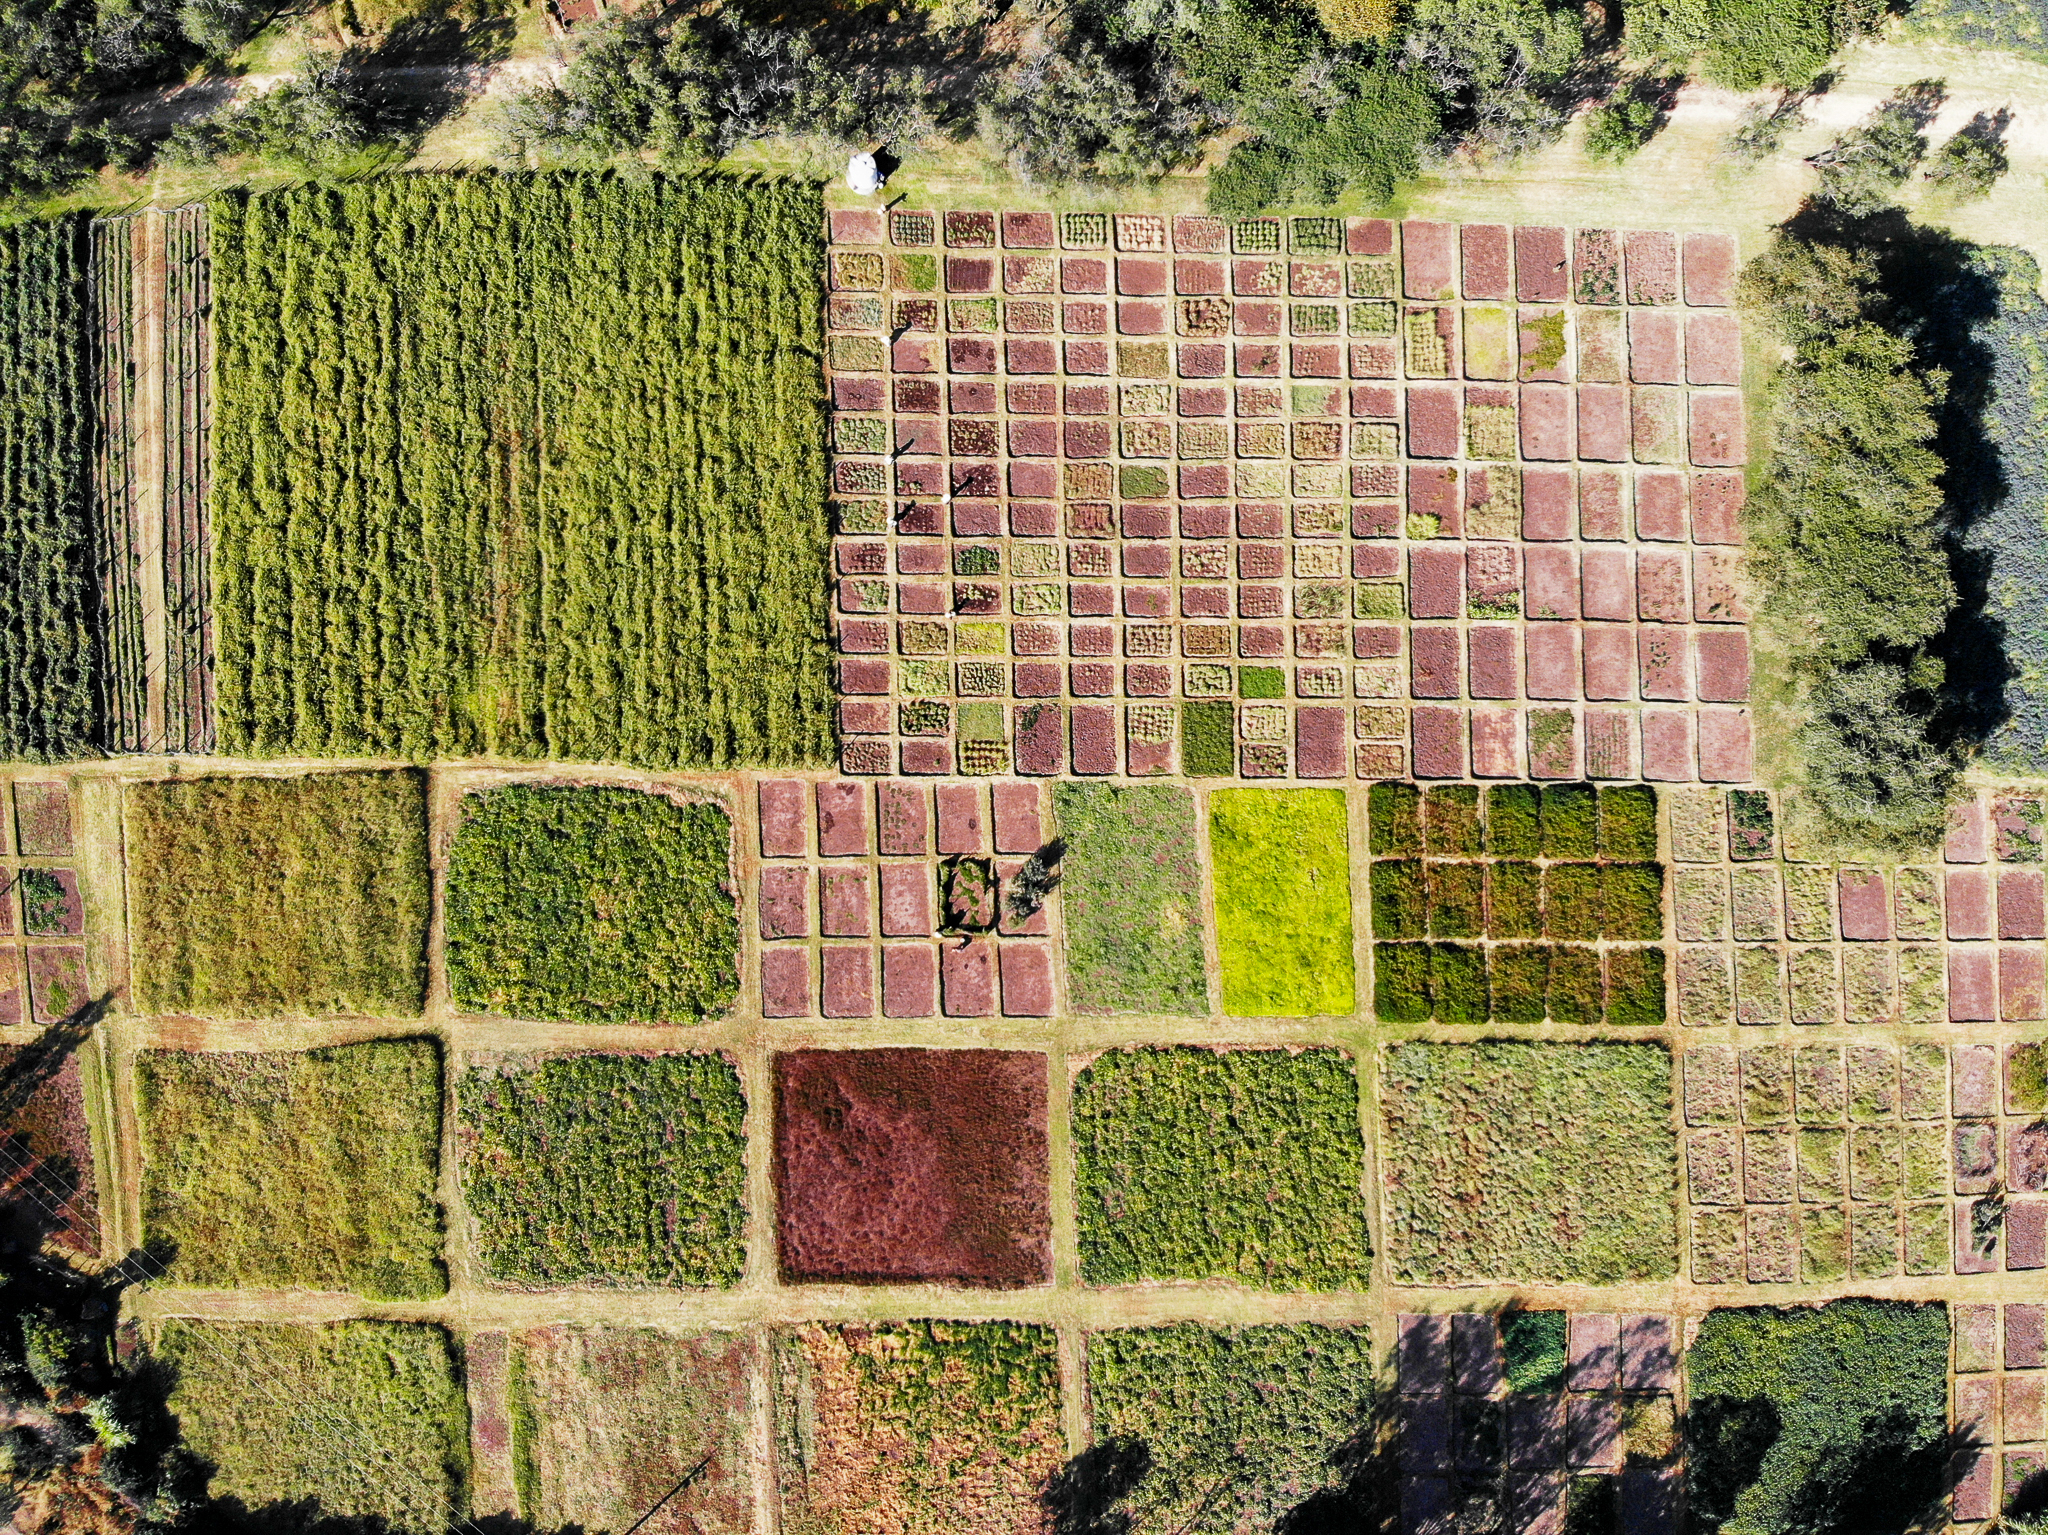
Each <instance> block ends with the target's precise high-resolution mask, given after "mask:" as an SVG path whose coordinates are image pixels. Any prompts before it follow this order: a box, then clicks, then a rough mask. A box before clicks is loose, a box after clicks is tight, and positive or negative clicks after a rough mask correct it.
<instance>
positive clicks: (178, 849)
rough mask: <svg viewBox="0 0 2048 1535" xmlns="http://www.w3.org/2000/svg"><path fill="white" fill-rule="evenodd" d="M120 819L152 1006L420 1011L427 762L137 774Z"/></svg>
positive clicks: (142, 992) (137, 946)
mask: <svg viewBox="0 0 2048 1535" xmlns="http://www.w3.org/2000/svg"><path fill="white" fill-rule="evenodd" d="M127 824H128V836H129V848H128V867H129V870H130V876H129V877H130V879H131V880H132V881H133V882H134V892H135V896H134V919H133V938H132V942H133V946H134V953H135V969H136V980H135V989H136V995H137V1000H138V1002H139V1003H140V1005H141V1006H142V1007H143V1008H144V1009H145V1010H147V1011H149V1012H157V1013H200V1014H210V1015H214V1016H220V1017H229V1018H251V1017H268V1016H272V1015H275V1014H280V1013H283V1014H292V1013H311V1014H315V1015H318V1014H322V1013H370V1014H385V1015H389V1014H417V1013H418V1012H419V1010H420V1006H421V1003H422V1002H423V1001H424V999H425V993H426V985H427V914H428V902H429V883H428V873H427V785H426V779H425V778H424V776H422V775H421V774H419V773H417V772H411V771H405V772H397V773H317V774H313V775H310V776H308V777H304V778H193V779H183V780H173V781H170V782H165V783H145V784H137V785H135V786H134V787H133V788H132V789H130V790H129V794H128V817H127ZM256 934H260V935H261V937H262V941H261V942H251V941H250V940H251V937H252V935H256Z"/></svg>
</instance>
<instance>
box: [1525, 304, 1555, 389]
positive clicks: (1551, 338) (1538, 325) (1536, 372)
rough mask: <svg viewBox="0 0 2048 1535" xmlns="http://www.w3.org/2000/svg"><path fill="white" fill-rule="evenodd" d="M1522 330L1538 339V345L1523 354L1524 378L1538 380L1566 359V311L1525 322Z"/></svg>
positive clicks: (1539, 316) (1540, 316)
mask: <svg viewBox="0 0 2048 1535" xmlns="http://www.w3.org/2000/svg"><path fill="white" fill-rule="evenodd" d="M1522 329H1523V330H1524V331H1525V332H1527V333H1528V334H1530V335H1533V336H1534V337H1535V338H1536V345H1535V346H1533V347H1531V348H1530V349H1529V350H1527V351H1525V352H1524V353H1523V354H1522V377H1523V378H1537V377H1540V376H1541V375H1542V374H1545V373H1548V372H1549V371H1550V370H1551V369H1552V368H1554V367H1556V366H1557V365H1558V363H1559V362H1561V361H1562V360H1563V358H1564V351H1565V340H1564V311H1563V310H1562V309H1559V310H1556V311H1554V312H1553V313H1550V314H1545V315H1538V316H1537V317H1536V318H1535V319H1533V320H1524V321H1523V322H1522Z"/></svg>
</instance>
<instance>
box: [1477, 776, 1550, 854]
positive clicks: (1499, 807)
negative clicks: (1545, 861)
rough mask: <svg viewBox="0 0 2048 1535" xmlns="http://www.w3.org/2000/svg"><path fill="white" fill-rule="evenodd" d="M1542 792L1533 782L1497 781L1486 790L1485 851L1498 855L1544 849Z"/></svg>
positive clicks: (1539, 851)
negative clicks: (1509, 782) (1507, 782)
mask: <svg viewBox="0 0 2048 1535" xmlns="http://www.w3.org/2000/svg"><path fill="white" fill-rule="evenodd" d="M1542 804H1543V801H1542V795H1541V791H1540V790H1538V789H1537V787H1536V786H1535V785H1534V784H1526V783H1512V784H1495V785H1494V786H1493V787H1491V788H1489V789H1488V790H1487V791H1486V851H1487V852H1489V853H1491V854H1493V856H1494V857H1496V858H1536V857H1539V856H1541V854H1542V852H1543V811H1542Z"/></svg>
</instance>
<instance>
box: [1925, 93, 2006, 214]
mask: <svg viewBox="0 0 2048 1535" xmlns="http://www.w3.org/2000/svg"><path fill="white" fill-rule="evenodd" d="M2003 137H2004V124H2003V123H2002V122H2000V123H1997V124H1995V125H1994V124H1993V123H1992V121H1991V120H1990V118H1989V117H1987V116H1986V114H1984V113H1979V114H1978V115H1977V118H1976V120H1975V121H1973V122H1971V123H1970V125H1969V126H1968V127H1966V128H1964V129H1963V130H1962V131H1961V132H1959V133H1957V134H1956V135H1955V136H1954V137H1952V138H1951V139H1950V140H1949V141H1948V142H1947V143H1946V144H1944V145H1942V146H1941V149H1940V150H1939V151H1938V152H1937V153H1936V154H1935V157H1934V164H1933V165H1932V166H1930V167H1929V168H1928V171H1927V179H1928V180H1929V181H1931V182H1933V183H1934V185H1935V187H1936V189H1937V190H1939V191H1940V192H1942V193H1943V194H1945V195H1946V196H1947V197H1949V198H1950V199H1952V200H1953V201H1956V202H1962V201H1966V200H1968V199H1970V198H1973V197H1984V196H1986V195H1988V194H1989V193H1990V191H1991V189H1992V187H1993V186H1995V185H1996V184H1997V182H1998V178H1999V177H2001V176H2003V175H2004V174H2005V173H2006V172H2007V171H2008V170H2009V169H2011V167H2012V162H2011V160H2010V159H2009V158H2008V157H2007V155H2006V152H2005V144H2004V142H2003Z"/></svg>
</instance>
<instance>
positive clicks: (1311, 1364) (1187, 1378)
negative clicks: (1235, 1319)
mask: <svg viewBox="0 0 2048 1535" xmlns="http://www.w3.org/2000/svg"><path fill="white" fill-rule="evenodd" d="M1372 1381H1373V1349H1372V1337H1371V1334H1370V1333H1369V1332H1368V1331H1367V1329H1365V1328H1363V1327H1326V1326H1322V1325H1319V1324H1316V1323H1303V1324H1299V1325H1296V1326H1282V1327H1246V1328H1242V1329H1235V1330H1225V1329H1220V1328H1213V1327H1205V1326H1203V1325H1201V1324H1200V1323H1196V1322H1183V1323H1179V1324H1176V1325H1174V1326H1170V1327H1147V1328H1133V1329H1130V1330H1128V1331H1116V1332H1098V1333H1090V1334H1089V1335H1088V1402H1089V1407H1090V1409H1091V1416H1092V1422H1091V1424H1090V1428H1091V1430H1092V1433H1093V1436H1094V1439H1095V1441H1096V1442H1097V1443H1098V1444H1116V1443H1122V1442H1132V1443H1138V1444H1142V1445H1143V1446H1144V1447H1145V1449H1146V1451H1147V1452H1148V1454H1149V1458H1150V1465H1151V1469H1150V1471H1149V1473H1148V1474H1147V1475H1146V1476H1145V1477H1144V1478H1143V1479H1142V1480H1141V1481H1140V1482H1139V1483H1138V1485H1137V1487H1136V1488H1135V1489H1133V1490H1132V1491H1131V1492H1130V1493H1129V1495H1128V1496H1126V1497H1125V1498H1123V1499H1122V1500H1121V1501H1120V1503H1119V1505H1118V1511H1119V1512H1120V1513H1122V1514H1125V1515H1127V1516H1128V1517H1129V1519H1130V1527H1131V1528H1132V1529H1134V1530H1140V1531H1167V1530H1179V1531H1187V1532H1189V1535H1197V1532H1208V1535H1232V1532H1234V1531H1238V1530H1244V1529H1258V1530H1270V1529H1274V1528H1282V1529H1284V1528H1286V1527H1287V1525H1286V1516H1287V1515H1288V1514H1289V1513H1291V1512H1292V1511H1294V1510H1295V1509H1298V1508H1300V1507H1301V1506H1302V1505H1303V1504H1306V1503H1310V1502H1311V1501H1315V1502H1317V1503H1318V1504H1329V1503H1336V1504H1342V1503H1344V1501H1345V1497H1344V1495H1345V1493H1346V1492H1348V1490H1349V1489H1347V1488H1346V1487H1345V1480H1346V1471H1347V1469H1348V1468H1347V1467H1346V1466H1345V1465H1344V1463H1343V1460H1344V1457H1343V1456H1342V1455H1341V1454H1340V1453H1339V1452H1341V1451H1344V1450H1345V1449H1347V1447H1349V1446H1350V1445H1351V1444H1352V1443H1353V1442H1354V1441H1355V1440H1356V1439H1357V1438H1358V1436H1359V1435H1360V1434H1361V1433H1362V1432H1363V1431H1365V1430H1366V1429H1368V1427H1369V1425H1370V1422H1371V1415H1372V1406H1373V1386H1372Z"/></svg>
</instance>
